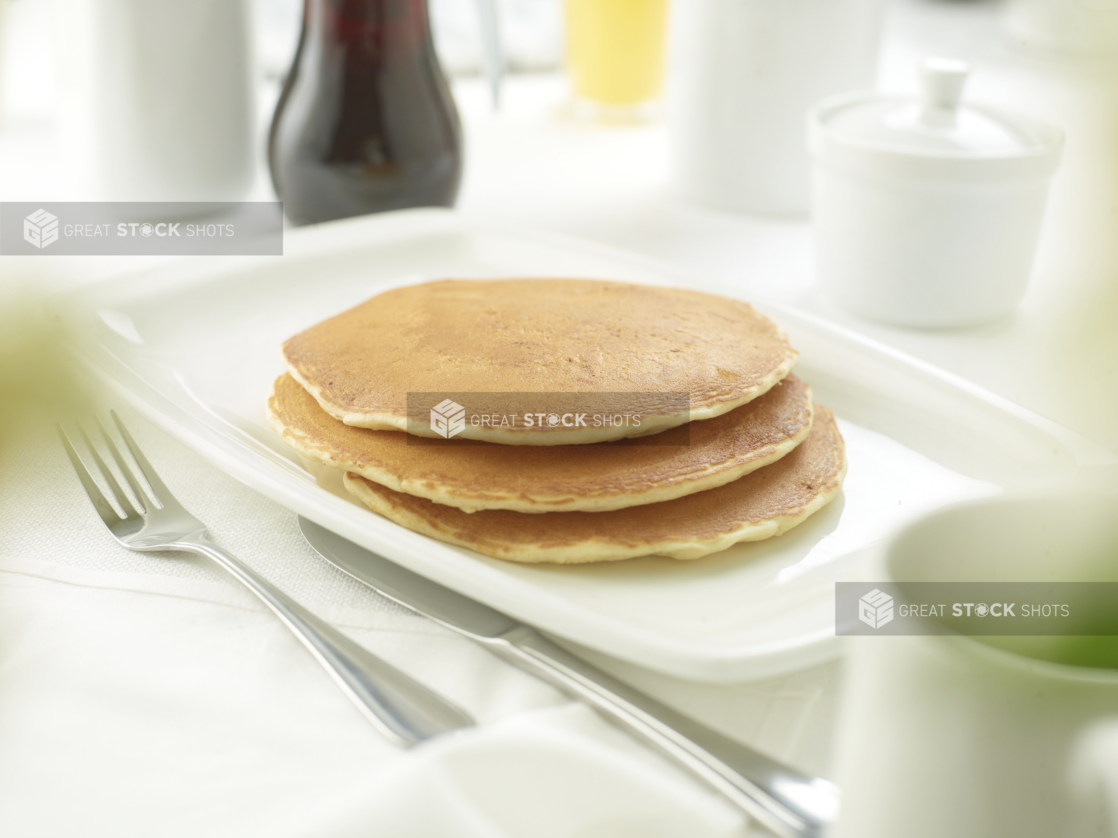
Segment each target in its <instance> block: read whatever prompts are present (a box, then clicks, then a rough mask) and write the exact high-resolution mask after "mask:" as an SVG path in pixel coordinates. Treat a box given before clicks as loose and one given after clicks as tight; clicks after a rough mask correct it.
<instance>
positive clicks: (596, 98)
mask: <svg viewBox="0 0 1118 838" xmlns="http://www.w3.org/2000/svg"><path fill="white" fill-rule="evenodd" d="M691 1H692V0H688V2H691ZM667 5H668V0H566V11H567V72H568V74H569V75H570V79H571V87H572V89H573V91H574V95H575V98H576V99H578V100H582V101H585V102H591V103H594V104H598V105H604V106H609V107H622V108H624V107H627V106H639V105H642V104H645V103H648V102H651V101H652V100H654V99H656V98H657V97H658V96H659V95H660V89H661V87H662V86H663V81H664V30H665V27H666V18H667Z"/></svg>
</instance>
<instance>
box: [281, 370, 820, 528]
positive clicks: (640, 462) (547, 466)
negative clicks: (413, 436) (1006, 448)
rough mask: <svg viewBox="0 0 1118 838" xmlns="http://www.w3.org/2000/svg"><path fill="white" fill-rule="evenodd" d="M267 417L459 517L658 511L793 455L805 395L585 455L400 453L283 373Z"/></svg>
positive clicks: (449, 446) (785, 392) (443, 443)
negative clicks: (658, 506) (654, 506)
mask: <svg viewBox="0 0 1118 838" xmlns="http://www.w3.org/2000/svg"><path fill="white" fill-rule="evenodd" d="M267 413H268V421H269V424H270V425H271V427H272V428H273V430H275V431H276V433H278V434H279V435H280V436H281V437H283V439H284V441H285V442H286V443H287V444H288V445H290V446H291V447H292V448H294V449H295V450H296V451H298V452H299V453H300V454H302V455H303V456H305V457H307V458H308V459H311V460H314V461H316V462H320V463H322V464H324V465H327V466H330V467H332V468H338V469H342V470H344V471H350V472H354V473H356V474H358V475H360V476H362V477H365V478H366V479H369V480H371V481H373V482H375V483H379V484H381V485H383V486H385V487H387V488H389V489H392V490H394V491H397V492H403V493H406V494H410V495H415V496H417V497H422V498H426V499H428V500H431V501H433V502H435V503H440V504H445V505H448V506H453V507H456V508H458V509H462V510H463V511H466V512H474V511H477V510H482V509H508V510H515V511H518V512H525V513H546V512H555V511H573V510H580V511H587V512H601V511H608V510H613V509H621V508H625V507H629V506H637V505H645V504H649V503H660V502H663V501H667V500H672V499H674V498H677V497H683V496H685V495H689V494H693V493H696V492H700V491H706V490H709V489H712V488H716V487H718V486H721V485H724V484H726V483H729V482H731V481H733V480H736V479H738V478H740V477H742V476H744V475H745V474H748V473H749V472H751V471H754V470H756V469H759V468H762V467H765V466H768V465H769V464H771V463H773V462H775V461H776V460H778V459H780V458H781V457H783V456H785V455H786V454H787V453H788V452H790V451H792V450H793V449H794V448H795V447H796V446H797V445H799V444H800V443H801V442H802V441H803V440H804V439H805V438H806V437H807V435H808V432H809V431H810V429H811V423H812V413H813V411H812V401H811V393H810V388H809V387H808V386H807V385H806V384H804V383H803V382H802V381H800V380H799V379H798V378H796V377H795V376H789V377H788V378H786V379H785V380H784V381H783V382H781V383H780V384H779V385H778V386H777V388H775V391H770V392H769V393H767V394H765V395H764V396H763V397H761V398H759V399H755V400H753V401H751V402H750V403H748V404H746V405H744V406H742V407H739V408H737V409H736V410H734V411H731V412H729V413H726V414H723V415H722V416H720V417H716V418H714V419H711V420H708V421H707V422H704V423H703V424H701V425H691V426H687V427H681V428H677V429H673V430H669V431H666V432H664V434H663V435H661V436H660V437H658V438H657V439H656V440H655V442H658V443H665V442H670V441H671V440H672V439H677V438H678V439H679V440H680V441H681V443H685V444H680V445H664V444H651V443H653V442H654V441H653V440H650V439H649V440H641V441H639V442H631V441H630V442H625V441H622V442H620V443H618V442H610V443H599V444H597V445H594V446H589V447H588V446H568V447H546V448H521V447H519V446H517V447H510V446H501V445H492V444H488V443H466V444H462V443H459V442H457V441H455V440H436V441H431V442H430V443H426V444H423V445H414V444H412V445H409V444H408V438H407V436H406V435H405V434H402V433H400V432H398V431H375V430H369V429H365V428H354V427H351V426H347V425H344V424H342V423H341V422H339V421H337V420H336V419H334V418H333V417H331V416H330V415H329V414H327V413H326V412H325V411H323V410H322V409H321V408H320V407H319V406H318V404H317V402H316V401H315V400H314V399H313V397H311V396H310V394H308V393H306V391H305V390H303V388H301V387H300V386H299V385H298V383H297V382H296V381H294V379H293V378H292V377H290V376H289V375H287V374H284V375H281V376H280V377H279V378H277V379H276V381H275V382H274V383H273V387H272V392H271V394H270V395H269V398H268V409H267ZM634 484H638V485H640V488H639V489H634Z"/></svg>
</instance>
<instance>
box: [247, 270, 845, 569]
mask: <svg viewBox="0 0 1118 838" xmlns="http://www.w3.org/2000/svg"><path fill="white" fill-rule="evenodd" d="M283 357H284V362H285V364H286V366H287V369H288V372H287V373H285V374H284V375H281V376H280V377H279V378H278V379H277V380H276V382H275V385H274V387H273V390H272V393H271V395H270V397H269V399H268V419H269V422H270V424H271V426H272V428H273V429H275V431H276V432H277V433H279V434H280V435H282V437H283V438H284V440H285V441H286V442H287V443H288V444H289V445H291V446H292V447H293V448H294V449H295V450H296V451H298V452H299V453H300V454H302V455H303V456H305V457H307V458H309V459H311V460H314V461H317V462H320V463H323V464H324V465H327V466H330V467H333V468H338V469H342V470H344V472H345V475H344V484H345V486H346V488H347V489H348V490H349V491H350V492H351V493H352V494H353V495H355V496H356V497H357V498H359V499H360V500H362V501H363V502H364V503H366V504H367V505H368V506H369V507H371V508H372V509H373V510H374V511H375V512H377V513H379V514H381V515H383V516H384V517H386V518H389V519H390V520H392V521H395V522H396V523H398V524H401V525H402V526H405V527H407V528H409V529H412V530H415V531H416V532H420V533H424V534H425V535H429V536H431V537H433V538H437V539H439V540H441V541H446V542H449V543H451V544H457V545H460V546H463V547H469V548H471V549H473V550H476V551H478V552H480V553H484V554H486V555H489V556H493V557H495V558H499V559H507V560H511V561H519V562H562V563H578V562H595V561H611V560H617V559H627V558H632V557H635V556H642V555H647V554H659V555H665V556H671V557H673V558H677V559H695V558H698V557H700V556H704V555H706V554H708V553H712V552H715V551H718V550H724V549H725V548H727V547H729V546H731V545H732V544H735V543H737V542H741V541H759V540H761V539H765V538H769V537H771V536H774V535H779V534H781V533H783V532H785V531H786V530H788V529H790V528H792V527H794V526H796V525H797V524H799V523H800V522H801V521H803V520H805V519H806V518H807V517H808V516H809V515H811V514H812V513H814V512H816V511H817V510H819V509H821V508H822V507H823V506H825V505H826V504H827V503H828V502H829V501H830V500H831V499H832V498H833V497H834V496H835V495H836V494H837V493H838V491H839V488H840V486H841V484H842V478H843V475H844V474H845V470H846V461H845V456H844V449H843V442H842V437H841V436H840V435H839V432H838V428H837V426H836V424H835V419H834V416H833V415H832V414H831V412H830V411H829V410H828V409H827V408H825V407H823V406H821V405H816V404H814V403H813V402H812V398H811V391H810V388H809V387H808V386H807V385H806V384H805V383H804V382H802V381H800V380H799V379H798V378H796V377H795V376H794V375H791V370H792V368H793V366H794V365H795V363H796V358H797V353H796V351H795V350H794V349H793V348H792V347H791V346H789V345H788V341H787V339H786V338H785V336H784V334H783V333H782V332H781V331H780V330H779V329H778V328H777V327H776V326H775V325H774V324H773V323H772V322H771V321H769V320H768V319H767V318H765V317H764V316H762V315H760V314H759V313H758V312H757V311H755V310H754V309H753V308H752V307H751V306H749V305H747V304H745V303H742V302H739V301H736V300H731V299H726V298H722V297H717V296H713V295H710V294H703V293H699V292H695V291H687V290H681V289H674V288H661V287H655V286H644V285H635V284H628V283H621V282H607V281H599V280H574V279H522V280H520V279H507V280H444V281H439V282H429V283H425V284H422V285H415V286H410V287H406V288H399V289H395V290H392V291H388V292H385V293H383V294H380V295H378V296H376V297H373V298H372V299H370V300H368V301H366V302H364V303H362V304H361V305H358V306H357V307H355V308H352V309H350V310H349V311H346V312H343V313H342V314H339V315H337V316H336V317H332V318H330V319H328V320H325V321H323V322H322V323H319V324H318V325H316V326H312V327H311V328H310V329H307V330H306V331H304V332H301V333H300V334H298V335H296V336H294V337H293V338H291V339H290V340H288V341H287V342H286V343H285V344H284V345H283ZM451 393H453V394H463V393H466V394H471V393H476V394H507V395H508V399H507V403H508V404H517V405H524V404H527V405H530V404H532V403H533V399H537V397H538V401H539V402H540V403H543V402H544V401H545V400H546V399H548V398H550V399H552V400H554V398H555V394H578V396H579V397H580V398H581V399H583V403H588V404H593V403H594V399H595V398H599V399H601V400H602V404H604V405H606V406H607V408H608V405H609V404H610V399H618V398H623V399H624V402H625V404H626V405H627V406H628V407H629V408H631V407H632V405H637V406H638V407H639V418H638V420H637V423H636V424H633V423H631V422H623V423H622V422H617V423H612V422H604V423H596V422H587V423H586V424H583V425H579V426H577V427H569V426H566V427H565V426H564V425H562V424H556V425H555V426H550V425H549V424H548V423H547V422H535V423H532V424H530V425H529V424H526V423H524V422H514V423H513V424H509V423H507V422H506V423H503V424H502V423H496V422H493V423H488V422H483V421H477V418H478V417H476V416H475V417H471V419H472V421H465V423H464V424H463V423H461V422H460V423H459V424H458V425H457V426H456V432H455V433H453V434H451V436H452V437H453V438H443V437H444V435H446V434H447V429H446V426H445V425H438V424H432V423H433V422H435V417H434V416H433V415H432V414H431V413H430V409H431V408H435V407H437V406H438V403H439V402H441V401H442V398H441V396H442V395H443V394H451ZM418 394H422V399H420V397H419V395H418ZM680 394H683V401H682V403H681V401H680V398H679V395H680ZM409 395H411V396H412V397H413V398H412V399H410V400H409ZM490 398H491V396H490ZM417 399H419V400H420V401H422V402H423V409H422V410H420V411H418V412H417V410H416V407H415V402H416V400H417ZM423 399H426V401H423ZM427 401H429V402H430V404H427ZM548 403H551V402H548ZM409 407H410V411H409ZM455 407H458V405H455ZM609 412H610V411H609V410H608V409H607V413H609ZM595 415H596V414H595ZM428 417H430V418H428Z"/></svg>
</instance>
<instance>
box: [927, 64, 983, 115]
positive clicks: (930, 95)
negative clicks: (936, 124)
mask: <svg viewBox="0 0 1118 838" xmlns="http://www.w3.org/2000/svg"><path fill="white" fill-rule="evenodd" d="M970 71H971V65H970V62H968V61H963V60H962V59H960V58H942V57H939V56H930V57H928V58H925V59H924V60H923V62H921V64H920V87H921V92H922V93H923V96H924V109H925V111H927V110H931V109H933V108H934V109H939V110H949V111H953V110H955V109H956V108H957V107H959V100H960V99H962V97H963V86H964V85H965V84H966V83H967V76H969V75H970Z"/></svg>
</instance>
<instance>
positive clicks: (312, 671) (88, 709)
mask: <svg viewBox="0 0 1118 838" xmlns="http://www.w3.org/2000/svg"><path fill="white" fill-rule="evenodd" d="M121 413H122V415H123V418H124V419H125V421H126V423H127V424H128V425H129V426H130V428H131V430H132V432H133V434H134V435H135V436H136V438H137V441H138V442H139V443H140V445H141V447H143V448H144V450H145V452H146V453H147V454H148V456H149V458H150V459H151V460H152V462H153V463H154V465H155V466H156V467H157V469H158V470H159V471H160V473H161V475H162V476H163V478H164V479H165V481H166V482H167V484H168V485H169V486H170V487H171V489H172V491H174V493H175V494H176V495H177V496H178V497H179V499H180V500H181V501H182V502H183V503H184V505H185V506H186V507H187V508H188V509H191V511H193V512H194V513H195V514H197V515H198V517H200V518H201V519H202V520H203V521H205V522H206V523H207V524H208V525H209V526H210V531H211V534H212V535H213V537H214V538H215V540H216V541H218V542H219V543H221V544H222V545H223V546H225V547H227V548H228V549H230V550H232V551H233V552H234V553H236V554H237V555H238V556H240V557H241V558H242V559H243V560H244V561H246V562H247V563H248V564H250V565H251V566H253V567H254V568H255V569H257V570H258V571H259V572H260V573H261V574H263V575H264V576H265V577H267V578H269V579H270V580H272V581H273V582H275V583H276V584H277V585H278V586H279V587H281V588H283V589H284V590H286V591H288V592H289V593H291V594H292V595H293V596H295V597H296V598H297V599H300V600H301V601H303V602H304V603H305V604H306V605H308V606H309V607H311V608H312V609H313V610H315V611H316V612H318V613H319V614H320V615H322V616H323V617H325V618H326V619H328V620H331V621H332V622H334V623H335V624H336V625H338V626H339V627H340V628H341V629H342V630H343V631H346V632H347V633H348V634H350V635H351V636H352V637H353V638H354V639H356V640H357V641H359V642H361V643H362V644H364V645H366V646H367V647H368V648H370V649H371V650H372V651H374V652H375V653H377V654H379V655H381V656H382V657H384V658H386V659H387V660H389V661H391V662H393V663H395V664H397V665H398V666H400V667H401V668H403V669H405V670H406V671H407V672H409V673H410V674H412V675H413V676H414V677H416V678H418V679H420V680H421V681H423V682H425V683H427V684H428V685H429V686H431V687H432V688H434V689H436V690H438V691H440V692H442V693H443V694H445V695H447V696H448V697H450V698H451V699H453V700H454V701H456V702H457V703H459V704H460V705H461V706H463V707H465V708H466V709H467V710H468V711H469V712H470V713H471V714H473V715H474V717H475V718H476V719H477V720H478V722H479V725H478V727H477V728H475V729H473V730H470V731H465V732H462V733H460V734H455V735H453V736H449V737H445V738H442V739H439V740H436V741H432V742H429V743H425V744H424V745H422V746H420V747H418V748H415V749H412V750H410V751H405V750H401V749H398V748H396V747H394V746H392V745H390V744H389V743H388V742H387V741H386V740H384V739H383V738H382V737H381V736H380V735H379V734H378V733H377V732H376V731H375V730H374V729H373V728H372V727H371V726H370V725H369V724H368V723H366V722H365V721H364V720H363V718H362V717H361V716H360V715H359V714H358V713H357V711H356V710H355V709H354V708H353V707H352V706H351V705H350V704H349V702H348V700H347V699H346V698H345V697H344V696H343V695H342V694H341V693H340V692H339V691H338V690H337V689H336V688H335V687H334V685H333V683H332V682H331V681H330V680H329V679H328V678H327V677H326V675H325V674H324V673H323V672H322V671H321V669H320V668H319V666H318V664H317V663H316V662H315V661H314V660H313V659H312V658H311V657H310V655H308V654H307V653H306V652H305V650H304V649H303V648H302V646H300V645H299V644H298V643H297V642H296V641H295V640H294V639H293V638H292V637H291V636H290V635H289V634H288V632H287V630H286V629H285V628H284V627H283V626H282V625H281V624H280V623H279V621H277V620H276V619H275V618H274V617H273V616H272V615H271V613H270V612H268V611H266V610H264V609H263V607H262V606H260V605H259V604H258V603H257V602H256V600H255V599H254V598H253V597H252V596H251V595H250V594H248V593H247V592H245V591H243V590H242V589H241V588H240V587H239V586H238V585H237V583H236V582H235V581H233V580H232V579H231V578H229V577H227V576H225V575H224V574H223V573H222V572H221V571H219V570H217V569H216V568H215V567H213V566H211V565H209V564H208V563H206V562H205V561H204V560H201V559H197V558H194V557H190V556H185V555H175V554H139V553H133V552H130V551H128V550H125V549H124V548H121V547H119V546H118V545H117V544H116V543H115V542H114V541H113V540H112V539H111V538H110V537H109V535H108V533H107V532H105V530H104V528H103V525H102V524H101V522H100V521H99V519H98V518H97V516H96V514H95V513H94V511H93V508H92V506H91V505H90V504H89V502H88V500H87V499H86V497H85V495H84V492H83V490H82V489H81V487H80V485H79V483H78V481H77V479H76V477H75V476H74V474H73V472H72V469H71V468H70V464H69V462H68V461H67V459H66V457H65V454H64V453H63V450H62V448H61V445H60V444H59V443H58V441H57V436H56V435H55V433H54V429H53V426H52V425H51V423H50V422H49V421H48V419H47V418H46V417H45V416H44V415H41V414H34V413H26V414H23V415H22V417H21V418H20V419H19V420H18V421H17V422H16V424H15V425H14V426H12V427H10V428H9V429H8V431H7V432H6V433H5V434H3V435H0V499H2V501H0V504H2V505H0V834H2V835H19V836H25V838H36V836H57V835H65V834H81V835H84V836H99V835H105V836H110V835H111V836H113V838H125V836H145V838H146V836H150V835H153V834H158V835H161V836H177V835H183V836H188V835H189V836H197V835H202V834H204V835H206V836H215V837H217V838H220V836H231V837H232V836H244V835H250V834H273V835H280V836H285V838H303V837H304V836H305V838H310V836H314V837H315V838H334V836H336V837H337V838H348V836H363V835H369V836H373V835H376V836H381V835H392V836H394V838H411V836H415V838H427V836H431V835H447V834H453V835H456V836H459V835H460V836H469V838H473V836H478V837H479V838H481V837H482V836H484V838H491V837H492V838H495V837H496V836H509V838H519V836H548V838H550V836H571V838H574V837H575V836H579V838H582V836H597V835H602V836H607V835H608V836H615V837H616V836H628V835H633V836H636V835H640V836H642V838H656V837H657V836H661V835H662V836H669V835H688V836H698V837H699V838H703V837H704V836H735V835H743V834H745V832H746V830H747V824H746V819H745V818H744V817H743V816H742V815H741V814H740V813H738V812H737V811H736V810H735V809H733V808H731V807H730V806H729V805H728V804H727V803H725V802H724V801H723V800H722V799H721V798H719V797H717V796H716V795H714V794H712V793H710V792H708V791H707V790H706V789H705V788H703V787H702V786H700V785H698V784H696V783H694V782H693V781H692V780H691V779H690V778H688V777H686V776H685V775H684V774H682V773H680V772H679V771H678V770H677V769H675V768H674V767H673V766H671V765H670V764H669V763H667V762H666V761H664V760H662V759H661V758H660V757H659V756H657V755H655V754H654V753H652V752H651V751H649V750H647V749H645V748H644V747H642V746H640V745H638V744H637V743H636V742H635V741H634V740H632V739H630V738H629V737H628V736H626V735H625V734H623V733H621V732H620V731H618V730H616V729H614V728H613V727H611V726H610V725H609V724H607V723H606V722H605V721H603V720H602V719H601V718H599V717H598V716H597V715H596V714H595V713H594V712H593V711H591V710H589V709H588V708H586V707H584V706H582V705H580V704H576V703H571V702H569V701H567V700H566V699H565V698H564V697H563V696H561V695H560V694H559V693H557V692H556V691H555V690H553V689H552V688H550V687H548V686H546V685H545V684H543V683H542V682H540V681H538V680H536V679H534V678H532V677H530V676H528V675H526V674H524V673H522V672H521V671H519V670H517V669H515V668H513V667H510V666H508V665H506V664H504V663H502V662H500V661H499V660H497V659H496V658H494V657H493V656H492V655H490V654H489V653H487V652H485V651H484V650H482V649H481V648H480V647H477V646H475V645H474V644H472V643H470V642H469V641H467V640H464V639H462V638H460V637H458V636H456V635H454V634H452V633H451V632H449V631H446V630H444V629H442V628H440V627H438V626H436V625H434V624H433V623H431V622H429V621H427V620H424V619H422V618H419V617H416V616H414V615H412V614H410V613H409V612H406V611H405V610H403V609H401V608H399V607H398V606H395V605H394V604H392V603H390V602H388V601H387V600H384V599H382V598H380V597H379V596H377V595H376V594H374V593H373V592H371V591H370V590H368V589H366V588H365V587H364V586H362V585H360V584H359V583H357V582H355V581H354V580H352V579H350V578H349V577H347V576H345V575H344V574H342V573H340V572H338V571H336V570H334V568H332V567H330V566H328V565H326V564H325V563H324V562H322V561H321V560H320V559H319V558H318V557H317V556H315V555H314V553H313V552H312V551H311V550H310V548H309V547H308V546H307V545H306V544H305V543H303V541H302V539H301V537H300V536H299V533H298V529H297V527H296V520H295V516H294V514H292V513H291V512H289V511H287V510H285V509H283V508H281V507H279V506H278V505H276V504H274V503H273V502H271V501H269V500H267V499H266V498H263V497H262V496H259V495H257V494H256V493H254V492H252V491H251V490H249V489H247V488H246V487H244V486H242V485H241V484H239V483H237V482H236V481H234V480H232V479H231V478H228V477H226V476H225V475H224V474H222V473H221V472H220V471H219V470H217V469H215V468H214V467H212V466H211V465H209V464H208V463H205V462H204V461H202V460H201V459H200V458H199V457H197V456H196V455H194V454H193V453H191V452H190V451H188V450H186V449H185V448H183V447H182V446H181V445H179V444H178V443H177V442H175V441H174V440H172V439H170V438H168V437H167V436H165V435H164V434H162V433H161V432H159V431H158V430H156V429H154V428H153V427H152V426H150V425H149V424H147V423H146V422H144V421H143V420H142V419H140V418H139V417H137V416H136V415H135V414H133V413H132V412H131V411H128V410H123V411H121ZM836 671H837V669H836V667H834V666H829V667H822V668H819V669H817V670H815V671H812V672H808V673H802V674H800V675H795V676H790V677H788V678H782V679H775V680H772V681H768V682H765V683H762V684H752V685H740V686H733V687H713V686H704V685H697V684H687V683H683V682H677V681H673V680H671V679H667V678H663V677H662V676H657V675H654V674H652V673H647V672H643V671H641V672H640V673H636V671H635V670H633V669H632V668H628V669H626V668H624V667H619V668H618V669H617V670H615V674H619V675H621V676H622V677H629V678H630V679H631V680H639V681H640V686H642V687H643V688H645V689H648V690H650V691H652V692H655V693H656V694H657V695H658V697H660V698H661V699H662V700H665V701H667V702H669V703H672V704H675V705H676V706H677V707H679V708H680V709H683V710H684V711H689V712H692V713H696V714H697V715H699V716H700V717H701V718H703V719H704V720H705V721H707V722H708V723H709V724H712V725H713V726H715V727H718V728H719V729H722V730H724V731H726V732H727V733H730V734H732V735H735V736H736V737H737V738H739V739H742V740H743V741H747V742H750V743H752V744H754V745H757V746H759V747H762V748H764V749H765V750H767V751H769V752H770V753H773V754H775V755H776V756H779V757H783V758H786V759H788V758H792V759H793V761H795V762H798V763H800V764H801V765H802V766H804V767H806V768H808V769H811V770H817V771H818V770H822V769H823V767H825V762H826V754H827V745H828V736H827V734H828V732H829V724H830V718H831V715H830V714H831V702H830V696H832V695H833V692H834V690H833V688H832V686H833V685H832V681H833V678H834V677H835V673H836ZM634 673H636V674H634Z"/></svg>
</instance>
